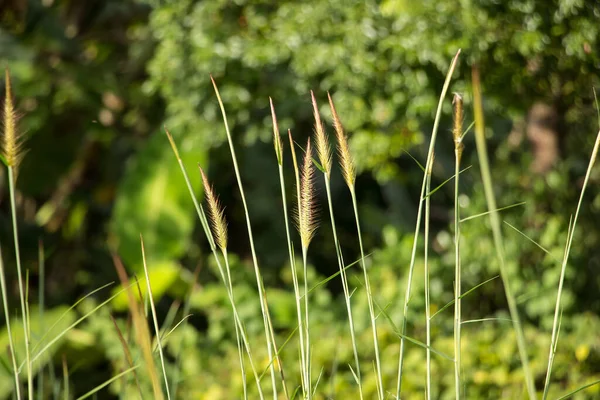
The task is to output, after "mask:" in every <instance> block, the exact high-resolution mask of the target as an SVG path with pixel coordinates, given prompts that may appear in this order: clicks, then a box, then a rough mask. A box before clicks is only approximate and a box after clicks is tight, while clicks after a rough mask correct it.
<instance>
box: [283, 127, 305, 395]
mask: <svg viewBox="0 0 600 400" xmlns="http://www.w3.org/2000/svg"><path fill="white" fill-rule="evenodd" d="M288 138H289V141H290V151H291V152H292V163H293V166H294V176H295V178H296V205H297V208H298V210H297V211H298V214H300V206H301V204H302V200H301V197H302V196H301V193H300V186H301V182H300V169H299V168H298V159H297V158H296V148H295V145H294V141H293V139H292V132H291V131H290V130H289V129H288ZM296 222H298V221H296ZM292 264H293V265H294V269H296V261H295V260H293V261H292ZM304 274H305V275H304V297H305V304H307V303H306V297H307V296H308V280H307V276H306V269H305V270H304ZM298 291H300V289H299V288H298ZM299 301H300V299H299V298H298V299H297V302H299ZM305 310H307V309H305ZM298 312H300V317H299V318H298V319H299V321H300V320H301V319H302V313H301V310H300V308H298ZM305 313H306V314H308V311H305ZM301 322H303V323H302V324H300V325H299V326H298V329H299V330H300V332H302V331H304V333H302V337H304V346H301V348H300V352H301V353H300V354H301V358H302V359H303V360H304V361H303V362H304V366H303V370H304V371H303V374H302V379H303V381H302V382H303V384H302V391H303V394H304V398H306V397H307V396H308V394H309V393H310V371H309V365H308V360H307V359H306V356H307V355H308V345H307V343H306V339H307V338H306V337H305V335H306V334H307V332H308V328H307V326H306V324H307V322H308V321H301Z"/></svg>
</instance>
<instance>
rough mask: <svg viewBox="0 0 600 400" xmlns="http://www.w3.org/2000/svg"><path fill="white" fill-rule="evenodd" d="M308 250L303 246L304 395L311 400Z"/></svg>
mask: <svg viewBox="0 0 600 400" xmlns="http://www.w3.org/2000/svg"><path fill="white" fill-rule="evenodd" d="M307 253H308V248H307V247H305V246H302V265H303V267H304V328H305V332H304V340H305V344H306V349H305V352H306V354H305V356H304V357H305V360H306V372H305V377H304V379H305V380H306V386H307V389H308V391H307V392H306V393H305V394H304V396H305V398H306V399H308V400H310V399H311V398H312V381H311V359H310V357H311V351H310V329H309V327H310V324H309V319H308V260H307Z"/></svg>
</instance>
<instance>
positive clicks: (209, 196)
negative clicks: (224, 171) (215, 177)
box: [198, 166, 227, 251]
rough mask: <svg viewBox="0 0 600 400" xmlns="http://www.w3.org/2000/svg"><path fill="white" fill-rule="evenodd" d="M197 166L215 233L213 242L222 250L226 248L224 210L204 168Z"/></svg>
mask: <svg viewBox="0 0 600 400" xmlns="http://www.w3.org/2000/svg"><path fill="white" fill-rule="evenodd" d="M198 168H200V174H201V175H202V182H203V184H204V194H205V196H206V201H207V203H208V214H209V216H210V221H211V225H212V228H213V234H214V235H215V242H216V244H217V246H219V248H220V249H221V251H224V250H225V249H226V248H227V222H226V221H225V214H224V211H225V210H224V209H223V207H221V204H220V203H219V199H218V198H217V196H216V195H215V192H214V190H213V188H212V186H211V185H210V183H209V182H208V178H207V177H206V174H205V173H204V170H203V169H202V168H201V167H200V166H198Z"/></svg>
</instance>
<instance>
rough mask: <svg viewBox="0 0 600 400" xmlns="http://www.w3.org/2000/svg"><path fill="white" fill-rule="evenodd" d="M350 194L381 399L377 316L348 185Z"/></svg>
mask: <svg viewBox="0 0 600 400" xmlns="http://www.w3.org/2000/svg"><path fill="white" fill-rule="evenodd" d="M350 195H351V196H352V208H353V209H354V219H355V221H356V232H357V235H358V245H359V248H360V261H361V265H362V269H363V275H364V280H365V289H366V292H367V302H368V304H369V315H370V317H371V330H372V331H373V348H374V349H375V372H376V373H377V380H378V382H379V384H378V387H379V398H381V399H383V398H384V395H383V378H382V375H381V360H380V358H379V337H378V335H377V316H376V315H375V309H374V307H373V295H372V292H371V283H370V281H369V275H368V273H367V264H366V263H365V250H364V246H363V241H362V231H361V229H360V219H359V217H358V202H357V201H356V192H355V190H354V186H351V187H350Z"/></svg>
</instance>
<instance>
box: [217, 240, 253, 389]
mask: <svg viewBox="0 0 600 400" xmlns="http://www.w3.org/2000/svg"><path fill="white" fill-rule="evenodd" d="M221 252H222V254H223V259H224V260H225V271H226V272H227V283H228V284H229V291H230V292H231V298H232V300H233V301H234V302H235V298H234V296H233V284H232V281H231V270H230V268H229V257H228V254H227V249H226V248H225V249H221ZM234 319H235V318H234ZM234 325H235V342H236V344H237V349H238V357H239V359H240V372H241V374H242V390H243V393H244V399H248V385H247V383H246V365H245V364H246V363H245V362H244V353H243V351H242V339H241V337H240V328H239V327H238V324H236V323H235V322H234Z"/></svg>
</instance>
